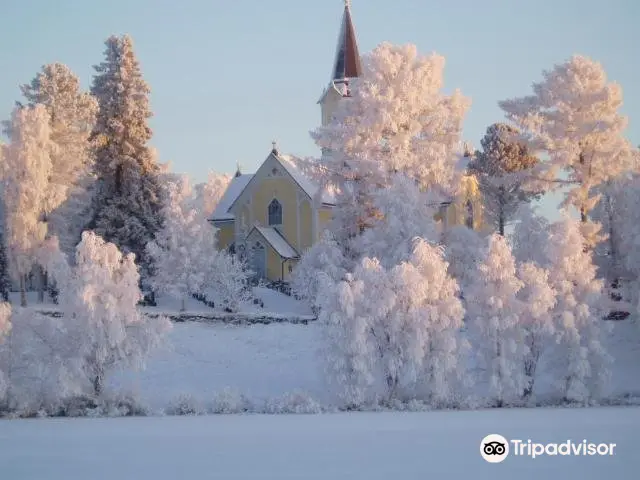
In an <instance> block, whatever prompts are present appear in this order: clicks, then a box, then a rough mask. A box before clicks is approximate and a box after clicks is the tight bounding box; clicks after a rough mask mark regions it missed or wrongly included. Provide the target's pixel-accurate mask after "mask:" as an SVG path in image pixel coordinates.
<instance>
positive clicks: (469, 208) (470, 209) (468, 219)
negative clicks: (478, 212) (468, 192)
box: [465, 200, 473, 228]
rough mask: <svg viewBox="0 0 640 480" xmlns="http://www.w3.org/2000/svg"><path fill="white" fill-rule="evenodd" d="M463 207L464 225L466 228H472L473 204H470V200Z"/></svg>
mask: <svg viewBox="0 0 640 480" xmlns="http://www.w3.org/2000/svg"><path fill="white" fill-rule="evenodd" d="M465 206H466V208H467V215H466V218H465V224H466V225H467V227H469V228H473V203H471V200H467V204H466V205H465Z"/></svg>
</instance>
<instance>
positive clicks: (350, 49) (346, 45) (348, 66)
mask: <svg viewBox="0 0 640 480" xmlns="http://www.w3.org/2000/svg"><path fill="white" fill-rule="evenodd" d="M361 75H362V64H361V62H360V52H359V51H358V42H357V40H356V31H355V28H354V27H353V20H352V18H351V1H350V0H345V2H344V13H343V14H342V23H341V24H340V32H339V35H338V46H337V47H336V54H335V59H334V61H333V68H332V70H331V79H330V81H329V86H328V87H327V88H325V90H324V92H323V93H322V96H321V97H320V100H318V103H319V104H320V106H321V109H322V125H327V124H328V123H329V122H330V121H331V119H332V117H333V113H334V111H335V109H336V107H337V105H338V102H339V101H340V99H342V98H343V97H348V96H349V94H350V92H349V80H350V79H352V78H357V77H360V76H361Z"/></svg>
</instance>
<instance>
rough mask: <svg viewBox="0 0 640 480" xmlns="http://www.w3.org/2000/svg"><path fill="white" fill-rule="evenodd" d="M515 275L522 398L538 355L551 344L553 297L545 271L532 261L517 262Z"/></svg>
mask: <svg viewBox="0 0 640 480" xmlns="http://www.w3.org/2000/svg"><path fill="white" fill-rule="evenodd" d="M518 278H519V279H520V281H521V282H522V289H521V290H520V291H519V292H518V299H519V300H520V302H521V306H522V310H521V312H520V318H519V323H520V325H521V327H522V328H523V329H524V330H525V345H526V348H527V351H526V355H525V359H524V374H525V376H526V380H527V386H526V387H525V390H524V392H523V393H524V397H525V398H528V397H530V396H531V395H532V394H533V392H534V387H535V383H536V380H537V378H538V375H539V372H538V364H539V361H540V358H541V357H542V356H543V355H544V354H545V353H546V352H548V351H549V349H550V348H551V347H552V344H553V343H555V342H554V338H553V334H554V332H555V328H554V324H553V316H552V315H551V311H552V309H553V307H554V306H555V302H556V297H555V291H554V290H553V288H551V286H550V284H549V272H548V271H547V270H545V269H543V268H540V267H539V266H537V265H536V264H535V263H532V262H526V263H521V264H520V265H519V266H518Z"/></svg>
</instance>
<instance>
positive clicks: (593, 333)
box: [546, 214, 611, 401]
mask: <svg viewBox="0 0 640 480" xmlns="http://www.w3.org/2000/svg"><path fill="white" fill-rule="evenodd" d="M580 227H581V225H580V223H579V222H578V221H576V220H574V219H572V218H571V217H570V216H569V215H567V214H565V215H564V216H563V218H562V219H561V220H560V221H558V222H556V223H554V224H553V225H551V231H550V236H549V241H548V244H547V250H546V252H547V256H548V259H549V264H550V267H549V282H550V284H551V286H552V287H553V289H554V290H555V291H556V306H555V308H554V309H553V316H554V321H555V324H556V331H557V337H558V343H559V345H560V349H559V355H560V357H559V359H558V361H557V362H556V364H557V365H558V366H559V367H560V368H561V372H560V376H561V378H562V381H561V382H560V388H561V391H562V395H563V396H564V398H565V399H567V400H575V401H586V400H589V399H591V398H597V397H598V396H599V395H601V393H602V391H603V389H604V387H605V386H606V383H607V381H608V378H609V363H610V361H611V359H610V357H609V355H608V354H607V352H606V351H605V348H604V345H603V343H602V334H603V331H604V329H605V325H604V324H603V321H602V318H603V316H604V314H605V312H606V310H607V308H608V303H609V302H608V301H607V299H606V296H605V295H604V294H603V292H604V290H603V282H602V281H601V280H598V279H596V267H595V265H594V264H593V261H592V254H591V252H589V251H585V250H584V249H582V248H580V247H579V246H580V245H583V244H584V237H583V236H582V233H581V228H580Z"/></svg>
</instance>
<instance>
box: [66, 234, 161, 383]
mask: <svg viewBox="0 0 640 480" xmlns="http://www.w3.org/2000/svg"><path fill="white" fill-rule="evenodd" d="M75 263H76V265H75V268H74V270H73V274H72V277H71V278H70V280H69V287H68V291H67V292H64V291H63V293H62V295H63V302H62V305H63V309H64V317H65V326H66V328H67V331H68V332H67V339H66V341H67V342H70V343H71V344H74V345H75V348H76V349H77V356H78V357H79V358H81V359H82V365H83V370H84V373H85V375H86V378H87V379H88V382H89V384H90V385H91V387H92V388H91V392H92V393H93V394H95V395H99V394H100V393H101V392H102V388H103V386H104V380H105V376H106V375H107V373H109V372H110V371H111V370H113V369H114V368H117V367H119V366H132V367H139V366H141V365H142V363H143V361H144V359H145V357H146V356H147V354H148V353H149V352H150V351H151V350H153V349H154V348H155V347H157V346H158V345H159V343H160V341H161V340H162V338H163V336H164V334H165V333H166V332H167V331H168V330H169V329H170V328H171V325H170V323H169V320H168V319H167V318H166V317H162V316H158V317H150V316H146V315H143V314H142V313H141V311H140V310H139V309H138V302H139V301H140V300H141V299H142V294H141V292H140V288H139V273H138V267H137V266H136V264H135V263H134V257H133V255H132V254H128V255H126V256H125V255H123V254H122V253H121V252H120V251H119V250H118V248H117V247H116V246H115V245H114V244H112V243H106V242H105V241H104V240H103V239H101V238H100V237H98V236H97V235H96V234H94V233H93V232H84V233H83V234H82V241H81V242H80V244H79V245H78V247H77V250H76V262H75Z"/></svg>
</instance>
